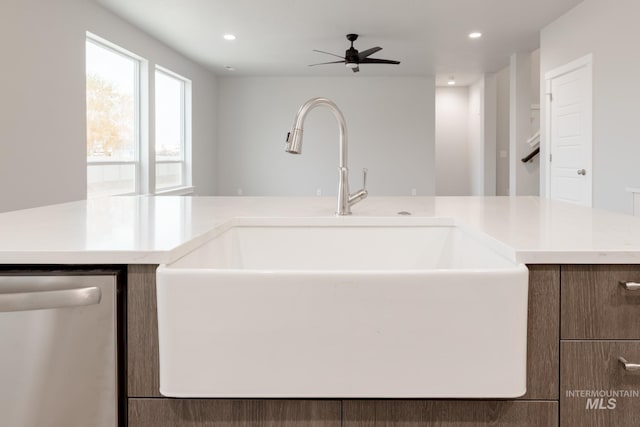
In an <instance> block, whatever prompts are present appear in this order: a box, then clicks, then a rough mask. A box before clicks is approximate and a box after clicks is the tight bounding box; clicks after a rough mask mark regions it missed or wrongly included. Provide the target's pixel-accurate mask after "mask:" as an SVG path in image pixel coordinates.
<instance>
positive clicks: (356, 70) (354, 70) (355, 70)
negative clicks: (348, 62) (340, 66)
mask: <svg viewBox="0 0 640 427" xmlns="http://www.w3.org/2000/svg"><path fill="white" fill-rule="evenodd" d="M351 71H353V72H354V73H357V72H358V71H360V67H354V68H352V69H351Z"/></svg>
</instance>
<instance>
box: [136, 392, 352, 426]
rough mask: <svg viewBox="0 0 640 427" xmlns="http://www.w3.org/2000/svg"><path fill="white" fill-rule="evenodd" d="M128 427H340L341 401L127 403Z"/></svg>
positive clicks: (206, 400) (246, 400) (152, 401)
mask: <svg viewBox="0 0 640 427" xmlns="http://www.w3.org/2000/svg"><path fill="white" fill-rule="evenodd" d="M129 425H130V426H131V427H183V426H185V427H186V426H188V427H341V425H342V402H341V401H340V400H284V399H278V400H253V399H243V400H233V399H140V398H136V399H129Z"/></svg>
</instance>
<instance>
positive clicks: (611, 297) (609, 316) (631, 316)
mask: <svg viewBox="0 0 640 427" xmlns="http://www.w3.org/2000/svg"><path fill="white" fill-rule="evenodd" d="M625 281H636V282H640V265H568V266H565V265H563V266H562V274H561V283H562V285H561V289H562V292H561V294H562V298H561V311H562V314H561V316H562V331H561V338H562V339H640V290H636V291H630V290H625V289H624V288H623V287H622V286H621V285H620V282H625Z"/></svg>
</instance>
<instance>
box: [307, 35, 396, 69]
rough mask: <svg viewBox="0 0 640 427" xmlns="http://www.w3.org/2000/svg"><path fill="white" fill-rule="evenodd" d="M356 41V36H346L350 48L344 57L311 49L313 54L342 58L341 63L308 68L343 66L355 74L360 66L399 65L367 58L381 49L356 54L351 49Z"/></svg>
mask: <svg viewBox="0 0 640 427" xmlns="http://www.w3.org/2000/svg"><path fill="white" fill-rule="evenodd" d="M357 39H358V35H357V34H347V40H349V41H350V42H351V47H350V48H349V49H347V50H346V51H345V53H344V57H342V56H340V55H336V54H335V53H330V52H325V51H323V50H317V49H313V51H314V52H320V53H326V54H327V55H333V56H337V57H338V58H342V61H332V62H321V63H319V64H311V65H309V66H310V67H314V66H316V65H325V64H345V65H346V66H347V68H351V71H353V72H354V73H357V72H358V71H360V67H359V65H360V64H399V63H400V61H392V60H390V59H378V58H369V56H371V55H373V54H374V53H376V52H378V51H380V50H382V48H381V47H372V48H371V49H367V50H363V51H362V52H358V50H357V49H356V48H354V47H353V42H354V41H356V40H357Z"/></svg>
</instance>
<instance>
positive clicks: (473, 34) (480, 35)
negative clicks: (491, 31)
mask: <svg viewBox="0 0 640 427" xmlns="http://www.w3.org/2000/svg"><path fill="white" fill-rule="evenodd" d="M480 37H482V33H480V32H478V31H474V32H473V33H469V38H470V39H479V38H480Z"/></svg>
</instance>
